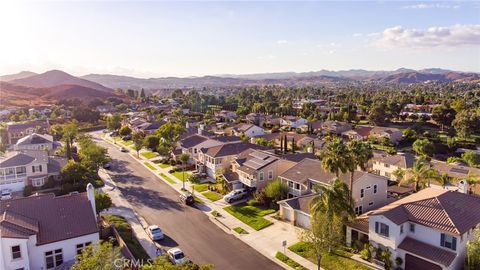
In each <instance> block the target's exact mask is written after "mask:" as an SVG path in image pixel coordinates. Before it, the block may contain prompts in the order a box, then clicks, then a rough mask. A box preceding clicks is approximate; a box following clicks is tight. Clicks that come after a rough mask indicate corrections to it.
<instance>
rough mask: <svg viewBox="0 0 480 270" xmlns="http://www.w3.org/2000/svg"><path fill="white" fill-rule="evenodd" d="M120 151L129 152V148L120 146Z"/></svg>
mask: <svg viewBox="0 0 480 270" xmlns="http://www.w3.org/2000/svg"><path fill="white" fill-rule="evenodd" d="M120 151H121V152H128V150H127V148H125V147H123V146H122V147H120Z"/></svg>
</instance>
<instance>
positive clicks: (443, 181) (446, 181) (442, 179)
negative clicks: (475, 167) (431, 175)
mask: <svg viewBox="0 0 480 270" xmlns="http://www.w3.org/2000/svg"><path fill="white" fill-rule="evenodd" d="M437 181H438V182H439V183H440V185H442V188H445V187H446V186H447V185H450V184H451V182H452V179H451V178H450V176H448V174H446V173H444V174H442V175H439V176H438V179H437Z"/></svg>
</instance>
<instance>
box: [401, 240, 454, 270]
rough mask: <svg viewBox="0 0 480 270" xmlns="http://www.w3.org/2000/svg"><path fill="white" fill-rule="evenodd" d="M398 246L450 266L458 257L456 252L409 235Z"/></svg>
mask: <svg viewBox="0 0 480 270" xmlns="http://www.w3.org/2000/svg"><path fill="white" fill-rule="evenodd" d="M398 248H399V249H403V250H405V251H407V252H409V253H413V254H416V255H419V256H420V257H423V258H426V259H429V260H430V261H434V262H437V263H440V264H442V265H445V266H450V264H452V262H453V261H454V260H455V258H456V257H457V254H456V253H455V252H452V251H448V250H446V249H443V248H440V247H436V246H432V245H429V244H427V243H424V242H421V241H418V240H415V239H413V238H410V237H408V236H407V237H405V239H403V241H402V243H400V245H398Z"/></svg>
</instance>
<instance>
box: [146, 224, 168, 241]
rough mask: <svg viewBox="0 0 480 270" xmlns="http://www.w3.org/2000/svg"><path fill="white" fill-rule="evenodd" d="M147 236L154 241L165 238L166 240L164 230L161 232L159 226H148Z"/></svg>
mask: <svg viewBox="0 0 480 270" xmlns="http://www.w3.org/2000/svg"><path fill="white" fill-rule="evenodd" d="M147 234H148V236H149V237H150V238H151V239H152V240H153V241H157V240H162V239H163V238H165V235H163V232H162V230H160V228H159V227H158V226H157V225H150V226H148V228H147Z"/></svg>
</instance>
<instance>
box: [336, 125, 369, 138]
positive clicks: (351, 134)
mask: <svg viewBox="0 0 480 270" xmlns="http://www.w3.org/2000/svg"><path fill="white" fill-rule="evenodd" d="M372 129H373V127H367V126H359V127H356V128H355V129H351V130H347V131H344V132H342V137H344V138H347V139H349V140H359V141H365V140H367V139H368V136H370V132H371V131H372Z"/></svg>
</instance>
